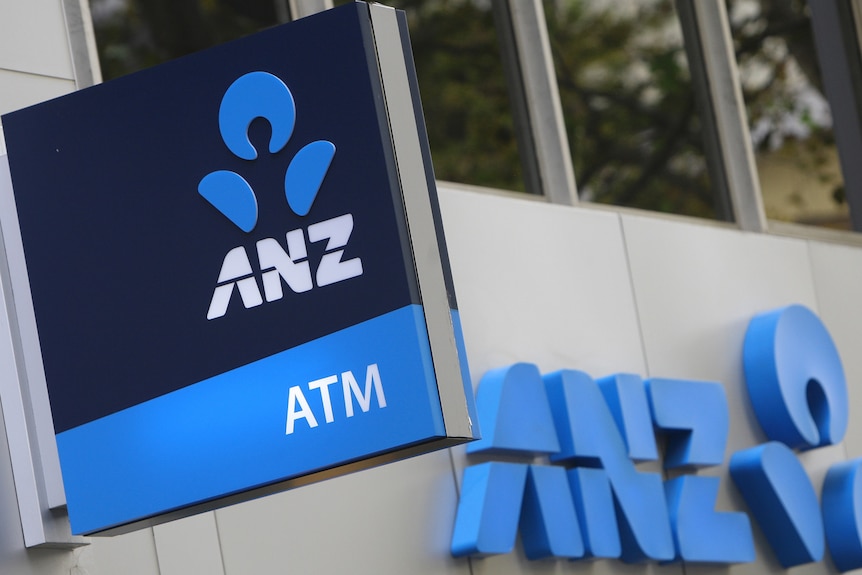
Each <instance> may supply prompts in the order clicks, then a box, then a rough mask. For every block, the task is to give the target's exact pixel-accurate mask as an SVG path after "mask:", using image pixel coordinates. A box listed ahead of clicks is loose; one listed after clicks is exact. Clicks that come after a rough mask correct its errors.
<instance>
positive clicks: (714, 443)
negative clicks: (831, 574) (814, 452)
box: [451, 305, 862, 572]
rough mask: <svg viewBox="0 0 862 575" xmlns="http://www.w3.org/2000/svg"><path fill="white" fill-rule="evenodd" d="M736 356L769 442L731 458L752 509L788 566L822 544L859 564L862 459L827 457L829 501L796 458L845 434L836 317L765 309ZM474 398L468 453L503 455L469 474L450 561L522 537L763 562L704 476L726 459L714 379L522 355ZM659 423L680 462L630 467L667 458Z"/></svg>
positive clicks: (533, 546)
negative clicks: (606, 372) (478, 425)
mask: <svg viewBox="0 0 862 575" xmlns="http://www.w3.org/2000/svg"><path fill="white" fill-rule="evenodd" d="M742 364H743V366H744V369H745V380H746V388H747V390H748V396H749V399H750V400H751V404H752V407H753V410H754V413H755V415H756V417H757V420H758V422H759V424H760V426H761V428H762V429H763V431H764V433H765V435H766V436H767V437H768V438H769V440H770V441H768V442H767V443H764V444H762V445H758V446H755V447H751V448H749V449H745V450H742V451H738V452H736V453H734V454H733V455H732V456H731V457H730V460H729V469H730V477H731V478H732V480H733V483H734V484H735V485H736V487H737V489H738V490H739V492H740V493H741V494H742V497H743V499H744V500H745V502H746V504H747V506H748V511H749V512H750V515H751V518H752V519H754V520H755V521H756V522H757V524H758V526H759V527H760V529H761V531H762V532H763V534H764V535H765V537H766V540H767V541H768V543H769V546H770V547H771V549H772V551H773V553H774V554H775V557H776V558H777V559H778V562H779V563H780V564H781V565H782V566H783V567H785V568H790V567H794V566H797V565H803V564H806V563H812V562H817V561H820V560H822V559H823V557H824V553H825V551H826V549H827V548H828V549H829V552H830V554H831V556H832V560H833V563H834V564H835V566H836V567H837V568H838V570H839V571H842V572H843V571H849V570H851V569H858V568H860V567H862V474H860V473H859V469H860V468H862V458H860V459H855V460H852V461H846V462H840V463H837V464H835V465H833V466H832V467H831V468H830V469H829V471H828V473H827V474H826V478H825V480H824V483H823V489H822V501H819V500H818V497H817V493H816V491H815V488H814V486H813V484H812V482H811V479H810V478H809V477H808V475H807V473H806V471H805V468H804V467H803V466H802V464H801V463H800V461H799V459H798V457H797V455H796V454H795V453H794V451H793V449H800V450H803V449H816V448H818V447H822V446H827V445H834V444H837V443H840V442H841V440H842V439H843V438H844V435H845V433H846V431H847V423H848V403H849V402H848V396H847V382H846V380H845V376H844V369H843V367H842V364H841V357H840V356H839V354H838V350H837V348H836V347H835V344H834V342H833V341H832V337H831V336H830V335H829V332H828V330H827V329H826V326H825V325H823V323H822V322H821V321H820V318H818V317H817V315H815V314H814V313H813V312H812V311H811V310H809V309H808V308H805V307H803V306H800V305H792V306H788V307H785V308H780V309H776V310H772V311H769V312H766V313H762V314H758V315H757V316H755V317H754V318H753V319H752V320H751V322H750V323H749V327H748V331H747V333H746V336H745V343H744V349H743V357H742ZM477 406H478V412H479V417H480V418H481V421H482V425H483V428H484V429H485V436H484V437H483V438H482V439H480V440H479V441H476V442H474V443H472V444H470V445H469V446H468V447H467V452H468V453H485V454H489V455H493V454H500V453H505V454H507V455H508V457H507V460H506V461H486V462H484V463H479V464H477V465H472V466H470V467H468V468H467V469H465V471H464V479H463V482H462V487H461V500H460V502H459V505H458V513H457V518H456V523H455V530H454V534H453V536H452V546H451V549H452V554H453V555H455V556H467V555H472V556H483V555H495V554H501V553H508V552H510V551H511V550H512V548H513V547H514V543H515V537H516V535H517V534H518V532H519V531H520V535H521V540H522V542H523V547H524V552H525V554H526V556H527V557H528V558H529V559H543V558H548V557H561V558H568V559H595V558H605V559H622V560H623V561H626V562H631V563H634V562H643V561H659V562H668V561H685V562H700V563H744V562H750V561H754V559H755V545H754V536H753V533H752V527H751V522H750V519H749V515H748V514H746V513H744V512H742V511H717V510H716V509H715V507H716V497H717V494H718V490H719V482H720V478H719V477H716V476H714V475H706V474H704V475H700V474H697V473H696V469H697V468H701V467H711V466H717V465H722V464H723V463H724V462H725V455H724V452H725V448H726V445H727V437H728V431H729V425H730V414H729V412H728V404H727V398H726V396H725V392H724V387H723V386H722V385H721V384H720V383H717V382H706V381H690V380H677V379H662V378H652V379H648V380H645V381H644V380H642V379H641V378H640V377H639V376H637V375H632V374H616V375H612V376H610V377H605V378H601V379H598V380H594V379H593V378H592V377H590V376H589V375H587V374H586V373H584V372H582V371H575V370H561V371H558V372H554V373H549V374H545V375H542V374H541V373H540V372H539V369H538V368H537V367H536V366H535V365H532V364H527V363H519V364H515V365H511V366H508V367H504V368H500V369H495V370H492V371H489V372H488V373H487V374H485V376H484V377H483V378H482V381H481V382H480V385H479V391H478V395H477ZM654 429H655V430H657V431H658V432H660V433H661V434H662V435H663V436H664V437H665V439H666V443H665V453H664V457H663V463H664V468H665V469H667V470H675V473H674V477H673V478H671V479H668V480H663V479H662V476H661V475H660V474H659V473H650V472H641V471H639V470H638V469H637V468H636V467H635V462H638V461H650V460H652V461H654V460H658V459H659V454H658V450H657V448H656V442H655V437H654V433H653V430H654ZM519 455H520V456H521V457H523V459H524V462H522V463H518V462H516V461H513V460H516V459H517V457H518V456H519ZM536 455H547V456H548V460H549V463H551V465H542V464H537V463H536V462H535V461H534V460H535V456H536ZM680 472H684V474H681V473H680Z"/></svg>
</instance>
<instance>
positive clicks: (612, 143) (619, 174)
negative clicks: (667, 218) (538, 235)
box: [545, 0, 730, 219]
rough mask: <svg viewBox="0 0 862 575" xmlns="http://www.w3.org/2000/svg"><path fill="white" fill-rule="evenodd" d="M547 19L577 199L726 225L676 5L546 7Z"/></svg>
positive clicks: (578, 2) (609, 1)
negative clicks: (712, 172)
mask: <svg viewBox="0 0 862 575" xmlns="http://www.w3.org/2000/svg"><path fill="white" fill-rule="evenodd" d="M545 14H546V19H547V22H548V30H549V36H550V42H551V51H552V53H553V58H554V65H555V68H556V72H557V83H558V85H559V89H560V98H561V102H562V106H563V115H564V117H565V121H566V127H567V130H568V135H569V142H570V146H571V150H572V160H573V162H574V169H575V179H576V181H577V185H578V192H579V194H580V196H581V199H583V200H588V201H594V202H602V203H608V204H616V205H622V206H632V207H637V208H644V209H648V210H658V211H662V212H672V213H678V214H687V215H693V216H701V217H708V218H719V219H729V218H730V216H729V215H728V210H727V207H726V206H727V204H726V201H725V200H724V192H723V190H722V191H718V190H716V188H717V186H715V185H714V184H713V181H712V180H711V178H710V174H709V164H708V162H707V157H706V154H705V151H704V149H705V142H704V130H705V127H704V126H703V125H702V122H701V113H700V110H699V102H698V100H697V98H696V97H695V90H694V86H693V82H692V77H691V74H690V70H689V63H688V58H687V53H686V46H685V42H684V38H683V33H682V29H681V26H680V20H679V18H678V16H677V13H676V10H675V7H674V3H673V1H672V0H545ZM696 65H697V66H702V64H701V63H697V64H696Z"/></svg>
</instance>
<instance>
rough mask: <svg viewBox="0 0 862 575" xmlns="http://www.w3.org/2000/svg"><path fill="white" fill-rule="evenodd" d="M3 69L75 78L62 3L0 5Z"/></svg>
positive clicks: (55, 0) (56, 0)
mask: <svg viewBox="0 0 862 575" xmlns="http://www.w3.org/2000/svg"><path fill="white" fill-rule="evenodd" d="M0 68H6V69H8V70H17V71H19V72H29V73H32V74H40V75H43V76H53V77H56V78H66V79H69V80H71V79H74V73H73V71H72V59H71V57H70V56H69V43H68V40H67V36H66V22H65V19H64V15H63V4H62V1H61V0H27V1H26V2H10V1H9V0H4V1H3V2H0ZM0 83H2V81H0Z"/></svg>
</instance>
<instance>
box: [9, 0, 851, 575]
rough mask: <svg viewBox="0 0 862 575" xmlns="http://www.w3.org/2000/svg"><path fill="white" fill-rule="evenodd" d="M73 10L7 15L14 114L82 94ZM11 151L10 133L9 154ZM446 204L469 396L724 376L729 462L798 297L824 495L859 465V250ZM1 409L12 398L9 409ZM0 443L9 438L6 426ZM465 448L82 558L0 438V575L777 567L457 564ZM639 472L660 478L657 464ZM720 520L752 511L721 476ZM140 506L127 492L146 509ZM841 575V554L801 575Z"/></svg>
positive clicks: (473, 195) (592, 211)
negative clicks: (495, 374) (845, 393)
mask: <svg viewBox="0 0 862 575" xmlns="http://www.w3.org/2000/svg"><path fill="white" fill-rule="evenodd" d="M65 18H66V12H65V8H64V5H63V2H61V1H60V0H28V1H27V2H14V1H12V2H10V1H0V113H5V112H7V111H10V110H14V109H17V108H20V107H23V106H26V105H28V104H31V103H35V102H38V101H42V100H45V99H48V98H52V97H56V96H59V95H62V94H65V93H68V92H70V91H72V90H74V89H75V87H76V80H75V78H76V75H75V72H74V69H73V64H72V60H73V58H72V50H71V48H70V42H69V37H68V34H67V32H66V30H67V26H66V20H65ZM4 151H5V148H4V144H3V142H2V138H0V154H3V153H4ZM441 188H442V189H441V190H440V193H441V204H442V209H443V216H444V225H445V230H446V234H447V239H448V244H449V251H450V257H451V260H452V267H453V274H454V278H455V282H456V289H457V292H458V299H459V303H460V309H461V316H462V321H463V325H464V330H465V338H466V345H467V350H468V357H469V361H470V365H471V369H472V373H473V382H474V385H476V384H478V382H479V380H480V378H481V376H482V374H483V373H484V372H485V371H487V370H488V369H491V368H495V367H501V366H504V365H507V364H510V363H513V362H517V361H527V362H532V363H535V364H537V365H538V366H539V367H540V368H541V369H542V370H543V371H550V370H555V369H559V368H574V369H579V370H583V371H586V372H588V373H591V374H592V375H594V376H601V375H606V374H610V373H614V372H621V371H624V372H632V373H636V374H640V375H642V376H645V377H646V376H662V377H676V378H689V379H701V380H712V381H718V382H721V383H722V384H723V385H724V387H725V389H726V392H727V396H728V400H729V404H730V411H731V430H732V431H731V437H730V441H729V445H728V448H727V455H728V457H729V455H730V454H731V453H732V452H734V451H736V450H739V449H742V448H745V447H749V446H752V445H755V444H758V443H761V442H763V441H764V440H765V437H764V435H763V433H762V431H761V430H760V429H759V427H758V426H757V423H756V421H755V420H754V418H753V414H752V410H751V407H750V406H749V404H748V400H747V398H746V395H745V391H744V382H743V377H742V363H741V350H742V340H743V335H744V332H745V329H746V326H747V323H748V321H749V320H750V318H751V317H752V316H753V315H754V314H755V313H758V312H761V311H765V310H768V309H772V308H775V307H778V306H782V305H786V304H790V303H802V304H805V305H807V306H809V307H810V308H812V309H813V310H815V311H816V312H818V313H819V314H820V316H821V318H822V319H823V320H824V322H825V323H826V325H827V326H828V328H829V329H830V331H831V332H832V335H833V337H834V338H835V340H836V343H837V345H838V348H839V350H840V352H841V355H842V357H843V360H844V365H845V370H846V373H847V377H848V382H849V386H850V399H851V423H850V429H849V431H848V434H847V438H846V439H845V441H844V442H843V443H842V444H840V445H837V446H834V447H830V448H826V449H818V450H815V451H813V452H808V453H806V454H804V455H803V456H802V458H803V461H804V463H805V465H806V467H807V469H808V471H809V473H810V475H811V476H812V477H813V478H814V480H815V485H816V486H817V488H818V489H819V485H820V483H821V482H822V478H823V475H824V473H825V470H826V469H827V468H828V466H829V465H830V464H832V463H833V462H836V461H842V460H844V459H846V458H852V457H859V456H862V433H860V432H862V387H860V384H859V383H858V382H859V381H860V378H862V356H860V355H857V354H856V353H855V352H856V350H855V347H856V346H857V345H858V342H860V341H862V298H860V297H859V294H860V293H862V248H859V247H851V246H846V245H839V244H830V243H826V242H821V241H814V240H805V239H796V238H787V237H776V236H770V235H767V234H754V233H746V232H741V231H739V230H738V229H736V228H735V227H734V226H731V225H723V224H715V223H711V222H706V221H695V220H688V219H682V218H668V217H663V216H658V215H655V214H649V213H639V212H633V211H626V210H607V209H601V208H596V207H577V208H571V207H563V206H555V205H550V204H547V203H545V202H543V201H540V200H535V199H531V198H528V197H525V196H520V197H517V196H509V195H500V194H494V193H486V192H482V191H476V190H469V189H460V188H458V187H457V186H453V185H448V184H445V185H441ZM0 400H2V398H0ZM3 429H5V427H4V428H3ZM473 462H474V460H472V459H470V458H469V457H468V456H467V455H466V454H465V450H464V448H456V449H451V450H448V451H441V452H437V453H433V454H429V455H425V456H421V457H417V458H414V459H410V460H407V461H403V462H399V463H395V464H390V465H387V466H384V467H380V468H377V469H373V470H369V471H365V472H361V473H357V474H354V475H350V476H347V477H342V478H338V479H333V480H330V481H327V482H325V483H321V484H317V485H312V486H308V487H303V488H300V489H297V490H294V491H290V492H286V493H283V494H279V495H274V496H270V497H266V498H263V499H259V500H257V501H252V502H249V503H244V504H241V505H237V506H234V507H229V508H225V509H222V510H219V511H216V512H213V513H207V514H203V515H199V516H195V517H191V518H188V519H184V520H180V521H176V522H173V523H168V524H165V525H161V526H158V527H155V528H152V529H144V530H141V531H138V532H135V533H131V534H128V535H122V536H117V537H113V538H97V539H92V540H91V541H92V543H91V544H90V545H88V546H86V547H82V548H79V549H76V550H52V549H30V550H28V549H26V548H25V547H24V543H23V536H22V534H21V527H20V521H19V518H18V511H17V503H16V499H15V489H14V483H13V479H12V472H11V463H10V459H9V455H8V447H7V438H6V435H5V433H0V573H2V574H6V573H9V574H12V575H31V574H32V575H67V574H69V575H113V574H123V575H185V574H191V573H194V574H195V575H208V574H215V575H246V574H252V573H266V574H269V573H351V574H363V573H368V574H372V573H373V574H380V573H385V574H390V573H391V574H395V573H411V574H424V573H429V574H430V573H447V574H466V573H474V574H476V575H478V574H482V573H494V574H503V575H505V574H508V573H519V574H527V573H537V574H538V573H594V574H595V575H600V574H605V573H609V574H615V575H624V574H631V573H643V574H650V575H652V574H656V573H662V574H667V575H675V574H677V573H680V572H681V571H682V570H685V571H686V572H688V573H691V574H696V575H700V574H701V573H702V574H703V575H706V573H707V572H713V571H721V572H730V573H732V574H733V575H742V574H744V573H773V572H780V571H783V570H782V569H781V567H780V566H779V565H778V563H777V561H776V560H775V558H774V556H773V555H772V552H771V551H770V550H769V548H768V547H767V545H766V544H765V542H764V540H763V536H762V534H761V533H760V532H759V531H758V529H757V528H756V527H755V536H756V539H757V561H756V562H755V563H752V564H745V565H736V566H732V567H729V568H724V567H714V566H713V567H704V566H690V565H689V566H686V567H685V568H683V567H680V566H673V565H672V566H658V565H655V564H652V565H646V566H636V567H631V566H625V565H623V564H622V563H619V562H616V561H596V562H592V563H586V562H580V563H571V562H566V561H541V562H531V561H528V560H527V559H526V558H525V557H524V554H523V551H522V550H521V549H520V547H518V548H516V549H515V550H514V551H513V552H512V553H510V554H507V555H501V556H496V557H489V558H485V559H477V560H468V559H454V558H452V557H451V555H450V554H449V551H448V546H449V540H450V537H451V534H452V526H453V522H454V517H455V510H456V507H457V500H458V488H459V482H460V479H461V474H462V471H463V469H464V468H465V467H466V466H468V465H470V464H471V463H473ZM643 468H644V469H657V467H656V465H655V464H645V466H644V467H643ZM701 473H709V474H716V475H718V476H720V477H721V479H722V491H721V494H720V500H719V508H720V509H725V510H741V509H744V508H745V506H744V503H743V502H742V501H741V498H740V497H739V495H738V494H737V493H736V491H735V490H734V488H733V486H732V485H731V484H730V483H729V479H728V476H727V468H726V466H721V467H716V468H711V469H706V470H703V471H701ZM133 496H134V494H130V497H133ZM827 572H829V573H834V572H835V569H834V567H833V566H832V565H831V564H830V562H829V561H828V559H827V560H824V561H823V562H820V563H815V564H811V565H808V566H803V567H799V568H796V569H794V573H805V574H806V575H807V574H809V573H810V574H814V573H827Z"/></svg>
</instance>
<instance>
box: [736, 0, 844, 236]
mask: <svg viewBox="0 0 862 575" xmlns="http://www.w3.org/2000/svg"><path fill="white" fill-rule="evenodd" d="M729 8H730V12H729V14H730V22H731V28H732V33H733V38H734V45H735V49H736V56H737V62H738V65H739V72H740V81H741V83H742V91H743V96H744V98H745V105H746V108H747V112H748V121H749V127H750V130H751V137H752V142H753V144H754V150H755V158H756V160H757V171H758V175H759V177H760V186H761V190H762V194H763V202H764V207H765V209H766V216H767V218H770V219H773V220H782V221H788V222H797V223H803V224H811V225H818V226H827V227H833V228H839V229H850V215H849V214H850V211H849V208H848V206H847V202H846V201H845V196H844V181H843V177H842V175H841V166H840V164H839V161H838V152H837V149H836V147H835V138H834V134H833V130H832V115H831V113H830V108H829V103H828V102H827V100H826V97H825V96H824V91H823V83H822V80H821V74H820V67H819V65H818V61H817V53H816V51H815V46H814V37H813V33H812V28H811V15H810V13H809V9H808V5H807V4H806V2H805V1H804V0H731V1H730V2H729Z"/></svg>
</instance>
